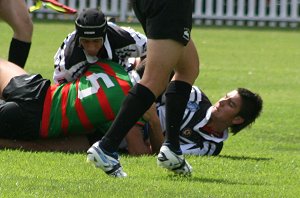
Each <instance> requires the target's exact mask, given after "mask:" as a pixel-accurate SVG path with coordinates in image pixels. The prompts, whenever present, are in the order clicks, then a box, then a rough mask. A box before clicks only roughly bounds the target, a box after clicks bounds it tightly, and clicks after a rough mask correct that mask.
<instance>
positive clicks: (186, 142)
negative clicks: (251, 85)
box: [157, 86, 228, 156]
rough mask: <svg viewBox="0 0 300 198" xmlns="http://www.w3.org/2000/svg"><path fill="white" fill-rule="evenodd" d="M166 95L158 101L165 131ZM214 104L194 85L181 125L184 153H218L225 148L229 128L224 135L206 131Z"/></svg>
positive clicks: (181, 140) (158, 108)
mask: <svg viewBox="0 0 300 198" xmlns="http://www.w3.org/2000/svg"><path fill="white" fill-rule="evenodd" d="M164 101H165V100H164V97H162V99H161V101H160V102H158V103H157V112H158V115H159V119H160V122H161V126H162V130H163V131H165V129H166V123H165V118H166V116H165V114H166V112H165V103H164ZM211 110H212V104H211V102H210V101H209V99H208V98H207V96H206V95H205V94H204V93H203V92H202V91H201V90H200V89H199V88H198V87H196V86H193V87H192V91H191V94H190V99H189V101H188V104H187V107H186V109H185V112H184V116H183V120H182V123H181V127H180V147H181V150H182V152H183V153H184V154H192V155H199V156H202V155H218V154H219V153H220V152H221V150H222V148H223V141H225V140H226V139H227V138H228V130H225V131H224V132H223V137H215V136H213V135H211V134H208V133H207V132H206V131H204V129H203V127H205V126H206V124H207V123H208V121H209V119H210V116H211Z"/></svg>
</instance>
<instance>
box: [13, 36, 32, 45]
mask: <svg viewBox="0 0 300 198" xmlns="http://www.w3.org/2000/svg"><path fill="white" fill-rule="evenodd" d="M10 43H11V45H15V46H17V47H27V46H30V45H31V42H25V41H21V40H19V39H16V38H12V39H11V42H10Z"/></svg>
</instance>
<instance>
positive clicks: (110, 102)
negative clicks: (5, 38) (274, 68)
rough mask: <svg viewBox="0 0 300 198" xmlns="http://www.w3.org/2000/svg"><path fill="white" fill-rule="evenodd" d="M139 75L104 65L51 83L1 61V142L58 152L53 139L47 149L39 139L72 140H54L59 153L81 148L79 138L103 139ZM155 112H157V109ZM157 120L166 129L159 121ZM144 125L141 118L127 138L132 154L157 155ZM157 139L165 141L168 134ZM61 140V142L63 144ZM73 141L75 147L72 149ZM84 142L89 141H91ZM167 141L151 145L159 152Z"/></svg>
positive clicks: (107, 62)
mask: <svg viewBox="0 0 300 198" xmlns="http://www.w3.org/2000/svg"><path fill="white" fill-rule="evenodd" d="M131 74H133V73H131ZM133 76H136V77H137V76H138V75H137V74H136V75H131V77H129V75H128V74H127V72H126V71H125V70H124V69H123V67H121V66H120V65H119V64H116V63H113V62H111V61H100V62H96V63H95V64H92V65H90V66H89V68H88V70H87V72H85V74H84V75H83V76H82V77H81V78H79V79H77V80H76V81H74V82H70V83H64V84H62V85H50V80H48V79H43V78H42V76H41V75H30V74H27V72H25V70H23V69H22V68H20V67H18V66H17V65H15V64H13V63H10V62H8V61H5V60H0V98H1V99H2V101H1V104H0V138H4V139H11V140H19V141H11V142H10V145H11V147H13V145H15V146H21V147H23V148H24V149H26V148H25V147H28V149H30V146H32V147H33V148H32V149H34V148H37V149H38V150H43V149H44V150H52V149H51V146H50V145H51V140H48V141H44V142H46V146H45V147H44V146H43V145H42V144H43V143H42V141H41V142H39V141H37V139H51V138H58V137H65V136H68V138H67V139H66V138H65V139H53V141H52V142H53V149H54V150H55V149H57V150H66V151H68V150H70V151H72V150H74V149H75V150H76V149H77V150H78V149H81V148H82V146H83V145H79V143H80V142H81V141H79V140H78V138H77V137H76V138H74V137H73V136H75V135H87V134H97V135H103V134H102V133H103V132H105V131H107V128H108V127H109V126H110V124H111V122H112V121H113V119H114V118H115V115H116V113H117V112H118V110H119V108H120V105H121V101H122V100H123V98H124V97H125V95H127V93H128V91H129V89H130V88H131V87H132V84H133V83H135V80H136V79H134V77H133ZM137 80H139V79H137ZM153 112H154V113H156V111H155V106H154V105H153ZM152 120H153V119H152ZM156 122H157V123H158V124H157V125H158V126H160V125H159V120H157V121H156ZM142 126H143V121H142V120H141V122H139V123H137V125H136V126H134V127H133V128H132V130H131V132H130V133H129V134H128V136H127V137H126V141H127V143H128V151H129V154H136V155H137V154H149V153H151V152H152V150H151V147H149V143H148V142H147V141H144V139H143V136H142V133H141V127H142ZM153 131H159V130H153ZM150 137H152V135H151V136H150ZM153 137H154V138H159V137H162V134H159V136H156V135H153ZM74 139H75V142H76V144H78V145H73V143H72V141H71V140H74ZM132 139H133V140H132ZM20 140H21V141H20ZM22 140H31V141H32V142H26V141H25V142H24V141H22ZM56 140H59V141H58V144H56V143H55V141H56ZM69 141H71V142H70V147H69V148H70V149H69V148H68V146H66V144H67V143H68V142H69ZM83 141H84V142H83V143H86V142H87V141H86V139H83ZM161 141H162V140H160V139H159V140H155V141H154V143H152V144H151V145H152V149H154V150H155V148H153V147H155V142H159V147H160V144H161ZM8 142H9V141H3V142H2V144H0V145H2V147H4V146H5V144H6V145H7V144H8ZM47 142H48V143H47ZM22 143H24V144H23V146H22ZM7 146H8V147H9V145H7ZM55 146H56V147H55ZM88 146H89V145H88ZM88 146H87V148H88ZM159 147H158V149H159Z"/></svg>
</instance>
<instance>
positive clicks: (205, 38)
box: [0, 21, 300, 198]
mask: <svg viewBox="0 0 300 198" xmlns="http://www.w3.org/2000/svg"><path fill="white" fill-rule="evenodd" d="M34 25H35V26H34V37H33V44H32V49H31V52H30V57H29V59H28V62H27V66H26V69H27V71H29V72H32V73H35V72H40V73H42V74H43V76H44V77H47V78H52V72H53V56H54V54H55V52H56V50H57V48H58V47H59V46H60V44H61V42H62V40H63V39H64V38H65V36H66V35H67V34H68V33H69V32H71V31H72V30H73V28H74V27H73V26H74V25H73V23H62V22H44V21H35V23H34ZM134 28H135V29H137V30H140V31H141V28H140V26H138V25H134ZM0 30H1V31H0V56H1V57H2V58H7V51H8V46H9V42H10V39H11V35H12V31H11V30H10V29H9V27H8V26H7V25H6V24H4V23H3V22H0ZM299 33H300V30H299V29H296V30H285V29H269V28H266V29H257V28H253V29H250V28H225V27H219V28H213V27H195V28H194V29H193V32H192V35H193V39H194V41H195V43H196V46H197V48H198V52H199V55H200V59H201V74H200V76H199V78H198V79H197V81H196V84H197V85H199V86H200V87H201V88H202V89H203V90H204V91H205V93H206V94H207V95H208V96H209V97H210V98H211V100H212V102H215V101H216V100H217V99H218V98H219V97H221V96H223V95H224V94H225V93H226V92H227V91H229V90H231V89H234V88H236V87H247V88H249V89H251V90H254V91H256V92H259V93H260V94H261V96H262V97H263V99H264V110H263V114H262V116H261V117H260V118H259V119H258V120H257V122H256V123H255V124H254V125H253V126H252V128H251V129H246V130H244V131H243V132H241V134H238V135H236V136H233V137H230V138H229V140H227V141H226V142H225V146H224V149H223V151H222V152H221V154H220V156H219V157H195V156H189V157H187V159H188V161H189V162H190V163H191V164H192V166H193V168H194V174H193V176H192V177H190V178H181V177H175V176H173V175H172V174H170V173H168V172H166V171H164V170H162V169H160V168H158V167H156V159H155V157H154V156H146V157H128V156H121V157H122V158H121V163H122V165H123V166H124V170H125V171H126V172H127V173H128V175H129V177H128V178H125V179H113V178H109V177H107V176H106V175H104V174H103V173H102V172H101V171H100V170H98V169H95V168H93V167H92V166H90V165H89V164H87V163H85V157H86V156H85V154H84V153H78V154H66V153H50V152H49V153H46V152H40V153H36V152H23V151H18V150H2V151H0V166H1V168H0V181H1V182H0V197H270V198H271V197H272V198H273V197H278V198H279V197H298V196H299V193H300V188H299V186H300V179H299V178H300V131H299V128H300V124H299V118H300V113H299V109H300V102H299V100H300V91H299V87H300V65H299V63H300V47H299V46H300V45H299V44H300V36H299V35H300V34H299Z"/></svg>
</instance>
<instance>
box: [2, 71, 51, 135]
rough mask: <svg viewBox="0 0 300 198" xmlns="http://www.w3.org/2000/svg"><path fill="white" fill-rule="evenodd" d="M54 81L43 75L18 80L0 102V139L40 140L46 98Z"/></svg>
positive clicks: (11, 84) (13, 82)
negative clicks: (44, 77) (38, 138)
mask: <svg viewBox="0 0 300 198" xmlns="http://www.w3.org/2000/svg"><path fill="white" fill-rule="evenodd" d="M49 86H50V81H49V80H46V79H43V78H42V76H41V75H27V74H26V75H21V76H17V77H14V78H13V79H11V81H10V82H9V83H8V85H7V86H6V87H5V89H4V90H3V94H2V96H3V99H4V101H1V102H0V137H1V138H10V139H27V140H30V139H35V138H37V137H38V136H39V130H40V122H41V118H42V112H43V105H44V98H45V96H46V93H47V90H48V87H49Z"/></svg>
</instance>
